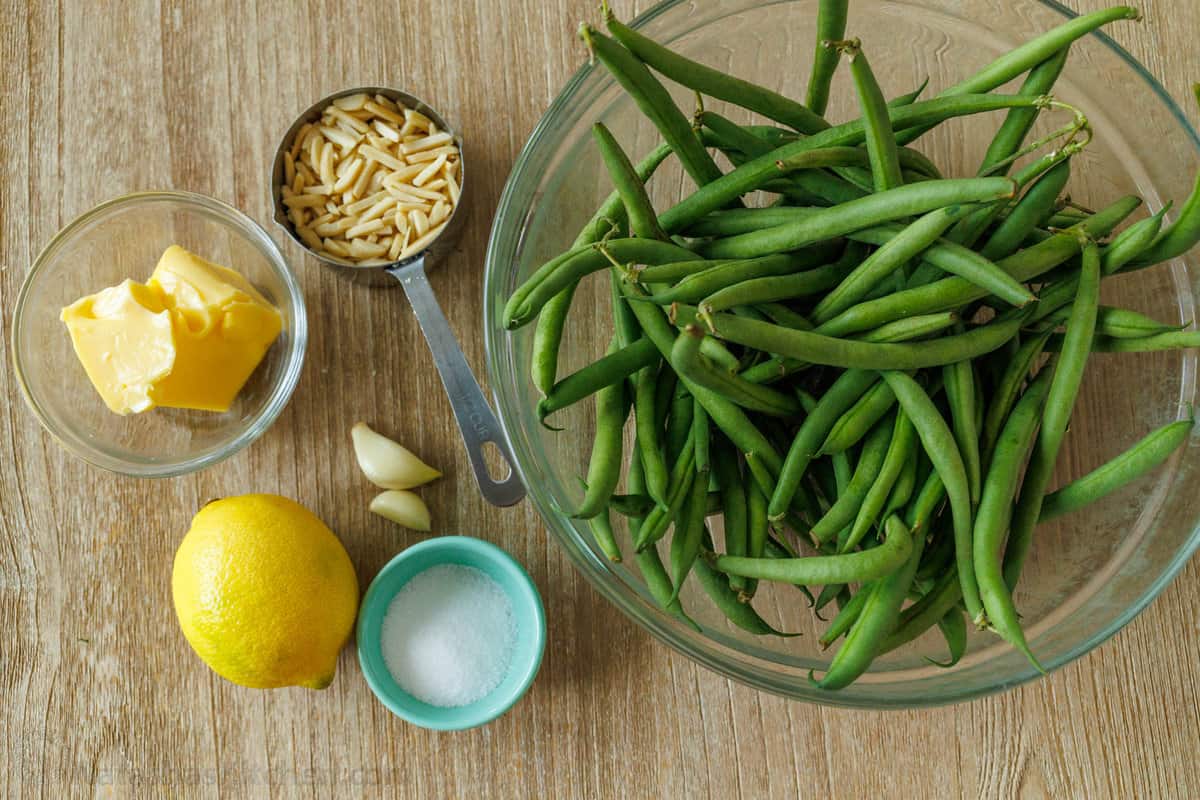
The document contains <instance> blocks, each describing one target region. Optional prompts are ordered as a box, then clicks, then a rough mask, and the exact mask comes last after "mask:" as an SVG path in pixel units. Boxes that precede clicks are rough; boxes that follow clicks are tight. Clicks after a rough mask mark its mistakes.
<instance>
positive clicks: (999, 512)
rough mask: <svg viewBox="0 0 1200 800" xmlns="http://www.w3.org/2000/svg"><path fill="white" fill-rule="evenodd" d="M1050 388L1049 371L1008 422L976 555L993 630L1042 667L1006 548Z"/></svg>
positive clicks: (979, 523)
mask: <svg viewBox="0 0 1200 800" xmlns="http://www.w3.org/2000/svg"><path fill="white" fill-rule="evenodd" d="M1049 390H1050V372H1049V371H1046V372H1044V373H1043V374H1042V375H1040V376H1039V377H1038V378H1037V379H1036V380H1034V382H1033V383H1031V384H1030V385H1029V389H1028V390H1026V392H1025V394H1024V395H1022V397H1021V399H1020V400H1019V401H1018V402H1017V405H1016V407H1015V408H1013V410H1012V413H1011V414H1009V416H1008V421H1007V422H1005V424H1004V429H1003V431H1001V433H1000V439H999V440H998V441H997V443H996V452H995V455H994V456H993V458H992V465H991V467H990V468H989V469H988V474H987V483H986V484H985V485H984V490H983V498H982V499H981V500H980V503H979V513H978V514H977V515H976V517H975V532H974V537H975V541H974V558H973V561H974V564H975V575H976V576H977V578H978V580H979V592H980V596H981V598H982V599H983V607H984V611H985V612H986V613H987V618H988V621H989V622H990V623H991V626H992V629H993V630H995V631H996V633H998V634H1000V636H1001V637H1002V638H1003V639H1004V640H1005V641H1007V642H1008V643H1009V644H1011V645H1012V646H1013V647H1015V648H1017V649H1018V650H1019V651H1021V652H1022V653H1023V654H1024V655H1025V657H1026V658H1028V659H1029V661H1030V663H1031V664H1033V665H1034V666H1035V667H1037V668H1038V670H1039V671H1042V667H1041V665H1040V664H1038V660H1037V658H1035V657H1034V655H1033V652H1032V651H1031V650H1030V649H1029V644H1028V643H1027V642H1026V640H1025V634H1024V632H1023V631H1022V630H1021V623H1020V622H1019V621H1018V620H1017V611H1016V608H1015V607H1014V606H1013V600H1012V592H1011V591H1010V590H1009V588H1008V586H1007V585H1006V584H1005V582H1004V573H1003V570H1002V568H1001V556H1002V552H1001V551H1002V549H1003V545H1004V535H1005V533H1006V532H1007V531H1008V523H1009V520H1010V518H1011V517H1012V513H1013V512H1012V503H1013V500H1014V498H1015V496H1016V493H1017V488H1018V486H1019V485H1020V482H1021V468H1022V466H1023V465H1024V463H1025V457H1026V455H1027V454H1028V453H1029V449H1030V448H1031V447H1032V446H1033V442H1034V439H1035V437H1036V436H1037V430H1038V423H1039V422H1041V416H1042V405H1043V403H1045V401H1046V396H1047V394H1048V392H1049Z"/></svg>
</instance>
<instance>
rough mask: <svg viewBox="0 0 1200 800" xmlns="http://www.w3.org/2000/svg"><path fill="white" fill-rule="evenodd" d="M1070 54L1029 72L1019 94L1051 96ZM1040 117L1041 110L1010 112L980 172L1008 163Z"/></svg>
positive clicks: (1052, 58) (1054, 57)
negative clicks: (1004, 162) (1006, 161)
mask: <svg viewBox="0 0 1200 800" xmlns="http://www.w3.org/2000/svg"><path fill="white" fill-rule="evenodd" d="M1069 52H1070V48H1068V47H1063V48H1062V49H1060V50H1059V51H1058V52H1056V53H1054V55H1052V56H1050V57H1049V58H1047V59H1046V60H1045V61H1043V62H1042V63H1040V64H1038V65H1037V66H1035V67H1034V68H1033V69H1031V70H1029V74H1028V75H1027V76H1026V77H1025V82H1024V83H1022V84H1021V88H1020V89H1019V90H1018V92H1017V93H1018V94H1021V95H1024V96H1026V97H1038V96H1040V95H1044V94H1050V90H1051V89H1053V88H1054V84H1055V82H1056V81H1057V80H1058V76H1059V75H1061V74H1062V70H1063V67H1064V66H1065V65H1066V63H1067V54H1068V53H1069ZM1037 118H1038V109H1036V108H1014V109H1013V110H1012V111H1009V112H1008V114H1007V115H1006V116H1005V118H1004V122H1003V123H1002V124H1001V125H1000V127H999V129H997V131H996V135H995V136H993V137H992V142H991V144H989V145H988V149H987V154H986V155H985V156H984V157H983V164H981V165H980V167H979V173H980V174H981V175H982V174H986V173H987V172H988V171H989V170H990V169H991V168H992V167H993V166H995V165H997V164H999V163H1000V162H1002V161H1005V160H1007V159H1008V158H1010V157H1011V156H1012V155H1013V154H1014V153H1016V152H1017V151H1018V150H1020V149H1021V145H1022V144H1024V143H1025V137H1026V136H1028V135H1029V131H1030V130H1032V128H1033V124H1034V122H1036V121H1037ZM1002 169H1004V171H1005V172H1007V171H1008V166H1007V165H1006V166H1005V167H1003V168H1002Z"/></svg>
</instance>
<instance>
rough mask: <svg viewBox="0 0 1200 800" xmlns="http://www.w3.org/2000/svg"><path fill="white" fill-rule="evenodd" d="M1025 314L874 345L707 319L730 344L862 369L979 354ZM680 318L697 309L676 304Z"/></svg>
mask: <svg viewBox="0 0 1200 800" xmlns="http://www.w3.org/2000/svg"><path fill="white" fill-rule="evenodd" d="M1025 313H1026V312H1023V311H1018V312H1016V313H1011V314H1008V315H1004V316H1001V317H998V318H996V319H995V320H993V321H991V322H989V323H987V324H986V325H980V326H978V327H975V328H972V329H971V330H969V331H967V332H966V333H962V334H957V335H952V336H943V337H941V338H938V339H929V340H926V341H922V342H902V343H875V342H864V341H860V340H857V339H838V338H834V337H832V336H824V335H822V334H820V333H815V332H811V331H797V330H792V329H790V328H784V327H782V326H780V325H773V324H771V323H769V322H759V321H757V320H752V319H744V318H742V317H737V316H734V315H733V314H728V313H721V314H712V315H710V316H709V317H708V320H707V321H708V323H709V326H710V328H711V330H712V332H713V334H714V335H716V336H717V337H718V338H720V339H724V340H725V341H727V342H734V343H736V344H741V345H745V346H747V347H753V348H755V349H758V350H763V351H765V352H769V353H774V354H776V355H781V356H785V357H788V358H795V359H800V360H802V361H807V362H809V363H811V364H826V365H829V366H833V367H843V368H851V367H855V368H859V369H899V370H915V369H922V368H924V367H935V366H941V365H942V364H949V363H951V362H953V361H961V360H963V359H970V358H976V357H978V356H981V355H984V354H985V353H990V352H992V351H993V350H995V349H996V348H998V347H1000V346H1001V345H1003V344H1004V343H1005V342H1007V341H1008V340H1009V339H1011V338H1012V337H1013V336H1014V335H1016V333H1017V331H1018V330H1019V329H1020V327H1021V325H1022V324H1023V322H1024V315H1025ZM677 314H678V318H679V319H682V320H691V319H692V318H693V317H694V316H695V314H696V309H695V308H694V307H692V306H684V305H679V306H677Z"/></svg>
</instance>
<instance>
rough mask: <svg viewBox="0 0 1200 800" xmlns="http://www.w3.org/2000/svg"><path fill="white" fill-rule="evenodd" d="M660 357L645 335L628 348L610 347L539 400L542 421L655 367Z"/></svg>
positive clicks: (538, 405) (540, 419)
mask: <svg viewBox="0 0 1200 800" xmlns="http://www.w3.org/2000/svg"><path fill="white" fill-rule="evenodd" d="M659 360H660V356H659V354H658V350H657V348H655V347H654V343H653V342H651V341H650V340H648V339H645V338H641V339H638V340H637V341H635V342H634V343H633V344H631V345H629V346H628V347H620V348H615V347H614V348H610V349H609V352H608V353H607V354H606V355H605V356H604V357H603V358H601V359H599V360H598V361H593V362H592V363H591V364H588V365H587V366H586V367H583V368H582V369H580V370H578V371H576V372H572V373H571V374H570V375H568V376H567V377H565V378H563V379H562V380H561V381H559V382H558V383H556V384H554V387H553V388H552V389H551V390H550V391H549V393H547V394H546V396H545V397H543V398H542V399H541V400H539V401H538V404H537V415H538V420H539V421H540V422H545V420H546V417H548V416H550V415H551V414H553V413H554V412H555V411H559V410H561V409H564V408H566V407H567V406H570V405H574V404H575V403H578V402H579V401H580V400H582V399H584V398H585V397H588V396H589V395H592V394H595V393H596V392H598V391H599V390H601V389H603V388H604V387H606V386H612V385H613V384H614V383H620V382H622V381H624V380H625V379H626V378H628V377H629V376H630V375H633V374H634V373H635V372H637V371H638V370H640V369H643V368H645V367H651V366H653V365H654V364H657V363H658V362H659Z"/></svg>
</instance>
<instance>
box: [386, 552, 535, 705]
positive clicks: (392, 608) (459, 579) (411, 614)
mask: <svg viewBox="0 0 1200 800" xmlns="http://www.w3.org/2000/svg"><path fill="white" fill-rule="evenodd" d="M516 638H517V628H516V622H515V620H514V617H513V610H512V603H511V602H510V601H509V599H508V595H507V594H506V593H505V592H504V590H503V589H502V588H501V587H500V584H498V583H496V581H494V580H492V579H491V578H490V577H488V576H487V575H486V574H485V573H483V572H481V571H480V570H478V569H475V568H474V567H464V566H461V565H459V564H444V565H440V566H436V567H430V568H429V569H427V570H425V571H424V572H421V573H418V574H417V575H415V576H414V577H413V578H411V579H410V580H409V581H408V583H406V584H405V585H404V587H403V588H401V589H400V591H399V592H397V593H396V596H395V597H394V598H393V599H392V602H391V603H390V604H389V605H388V609H387V613H386V614H384V617H383V628H382V631H381V635H380V644H381V647H382V650H383V660H384V662H385V663H386V664H387V668H388V671H389V672H391V673H392V677H393V678H394V679H395V681H396V683H397V684H399V686H400V688H401V689H403V690H404V691H406V692H408V693H409V694H410V695H412V696H413V697H415V698H417V699H418V700H421V701H422V702H425V703H429V704H430V705H433V706H440V707H442V708H448V707H453V706H465V705H468V704H470V703H474V702H475V701H477V700H480V699H482V698H483V697H485V696H486V695H487V694H488V693H489V692H491V691H492V690H493V689H495V688H496V687H497V686H498V685H499V684H500V681H502V680H503V679H504V676H505V674H506V673H507V672H508V667H509V663H510V662H511V661H512V654H513V646H514V644H515V642H516Z"/></svg>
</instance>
